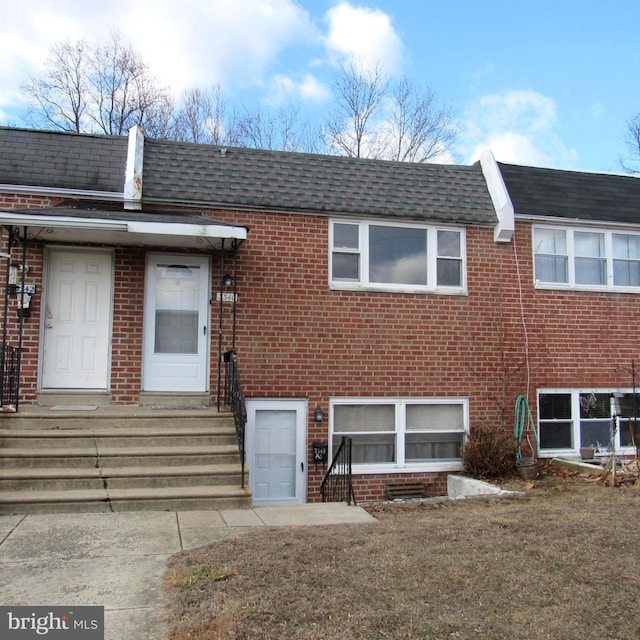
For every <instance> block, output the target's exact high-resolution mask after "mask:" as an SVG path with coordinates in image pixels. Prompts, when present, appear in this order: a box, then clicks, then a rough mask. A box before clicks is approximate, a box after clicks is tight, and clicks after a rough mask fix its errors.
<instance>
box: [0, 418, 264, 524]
mask: <svg viewBox="0 0 640 640" xmlns="http://www.w3.org/2000/svg"><path fill="white" fill-rule="evenodd" d="M246 484H247V478H246V477H245V485H246ZM251 505H252V497H251V492H250V491H249V489H248V488H244V489H243V488H241V469H240V455H239V452H238V446H237V444H236V436H235V429H234V426H233V417H232V416H231V414H229V413H218V412H217V411H216V410H215V409H212V408H207V409H184V410H182V409H161V410H156V409H153V408H150V407H97V408H96V407H92V408H85V407H79V408H74V409H71V410H67V409H64V408H63V409H62V410H60V409H56V408H44V407H33V408H31V407H30V408H28V409H24V410H21V411H20V412H19V413H16V414H11V415H9V414H7V415H0V514H3V515H7V514H23V513H24V514H26V513H70V512H96V511H150V510H155V511H159V510H178V509H180V510H188V509H229V508H234V509H237V508H251Z"/></svg>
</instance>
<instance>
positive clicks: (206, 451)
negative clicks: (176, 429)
mask: <svg viewBox="0 0 640 640" xmlns="http://www.w3.org/2000/svg"><path fill="white" fill-rule="evenodd" d="M238 457H239V454H238V447H237V445H235V444H233V445H231V444H227V445H219V446H193V447H190V446H180V447H128V448H126V449H122V448H112V447H102V448H98V449H96V448H95V447H92V448H86V449H83V448H77V449H67V450H62V449H31V448H29V449H26V448H21V449H19V448H17V447H16V448H11V449H2V450H0V468H3V469H7V468H12V467H14V468H20V469H24V468H50V467H67V468H78V467H81V468H85V469H86V468H92V467H125V466H127V467H141V466H155V467H160V466H186V465H190V464H195V465H207V464H209V465H210V464H226V463H234V462H237V461H238Z"/></svg>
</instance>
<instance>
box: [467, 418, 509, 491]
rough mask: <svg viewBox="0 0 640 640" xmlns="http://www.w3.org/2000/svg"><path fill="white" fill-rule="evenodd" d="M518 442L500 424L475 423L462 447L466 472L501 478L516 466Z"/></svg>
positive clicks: (480, 476) (473, 474) (475, 476)
mask: <svg viewBox="0 0 640 640" xmlns="http://www.w3.org/2000/svg"><path fill="white" fill-rule="evenodd" d="M515 461H516V443H515V440H514V438H513V436H512V435H511V434H509V433H507V431H505V429H504V428H503V427H501V426H499V425H495V424H490V425H475V426H474V427H472V428H471V433H470V434H469V436H468V438H467V441H466V442H465V444H464V446H463V448H462V464H463V468H464V472H465V473H466V474H467V475H470V476H473V477H474V478H499V477H501V476H505V475H508V474H509V473H511V472H512V471H513V470H514V468H515Z"/></svg>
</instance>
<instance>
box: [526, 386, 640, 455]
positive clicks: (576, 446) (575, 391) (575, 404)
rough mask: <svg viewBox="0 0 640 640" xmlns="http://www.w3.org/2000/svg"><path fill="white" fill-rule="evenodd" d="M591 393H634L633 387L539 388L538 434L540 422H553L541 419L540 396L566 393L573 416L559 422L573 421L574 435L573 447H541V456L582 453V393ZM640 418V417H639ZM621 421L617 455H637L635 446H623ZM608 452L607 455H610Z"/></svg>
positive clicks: (606, 445)
mask: <svg viewBox="0 0 640 640" xmlns="http://www.w3.org/2000/svg"><path fill="white" fill-rule="evenodd" d="M589 393H594V394H599V393H600V394H609V395H610V394H616V393H625V394H631V393H633V390H632V389H627V388H624V389H620V388H615V389H614V388H612V387H598V388H593V387H585V388H583V387H580V388H557V387H554V388H549V389H538V391H537V394H538V395H537V398H536V401H537V408H538V411H537V415H538V425H537V426H538V434H540V422H541V421H542V422H551V420H544V419H543V420H541V418H540V396H541V395H544V394H565V395H571V418H566V419H563V420H560V419H559V420H558V421H559V422H568V421H571V425H572V426H571V429H572V432H571V435H572V438H571V439H572V441H573V447H571V448H565V449H540V456H541V457H555V456H576V455H579V454H580V395H581V394H589ZM639 420H640V418H639ZM624 424H626V419H625V422H624V423H623V425H624ZM620 427H621V425H620V423H619V424H618V428H617V430H616V434H615V443H614V445H615V453H616V454H617V455H622V456H627V455H635V448H634V447H623V446H621V444H620ZM589 444H594V445H595V444H596V443H595V442H594V443H589ZM600 444H601V445H603V447H604V448H605V449H606V447H608V445H609V442H601V443H600ZM602 453H603V455H604V454H605V452H604V451H603V452H602ZM608 453H610V452H607V454H606V455H608Z"/></svg>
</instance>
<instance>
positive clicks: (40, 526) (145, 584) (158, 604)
mask: <svg viewBox="0 0 640 640" xmlns="http://www.w3.org/2000/svg"><path fill="white" fill-rule="evenodd" d="M374 521H375V518H373V517H372V516H371V515H369V514H368V513H367V512H366V511H365V510H364V509H361V508H360V507H350V506H348V505H346V504H343V503H326V504H304V505H295V506H273V507H259V508H256V509H250V510H246V509H242V510H225V511H178V512H175V511H144V512H142V511H138V512H131V513H126V512H124V513H82V514H55V515H26V516H24V515H23V516H19V515H17V516H0V604H2V605H7V606H18V605H31V606H35V605H43V606H46V605H48V606H74V605H75V606H82V605H99V606H104V608H105V640H128V639H129V638H135V639H136V640H163V639H164V638H166V637H167V636H166V628H165V624H164V620H163V609H162V576H163V575H164V572H165V568H166V561H167V559H168V558H169V556H171V555H173V554H174V553H178V552H179V551H184V550H186V549H193V548H195V547H200V546H204V545H207V544H210V543H212V542H215V541H216V540H221V539H224V538H229V537H232V536H234V535H237V534H238V533H240V532H243V531H247V530H250V529H252V528H257V527H278V526H305V525H326V524H347V523H368V522H374Z"/></svg>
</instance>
